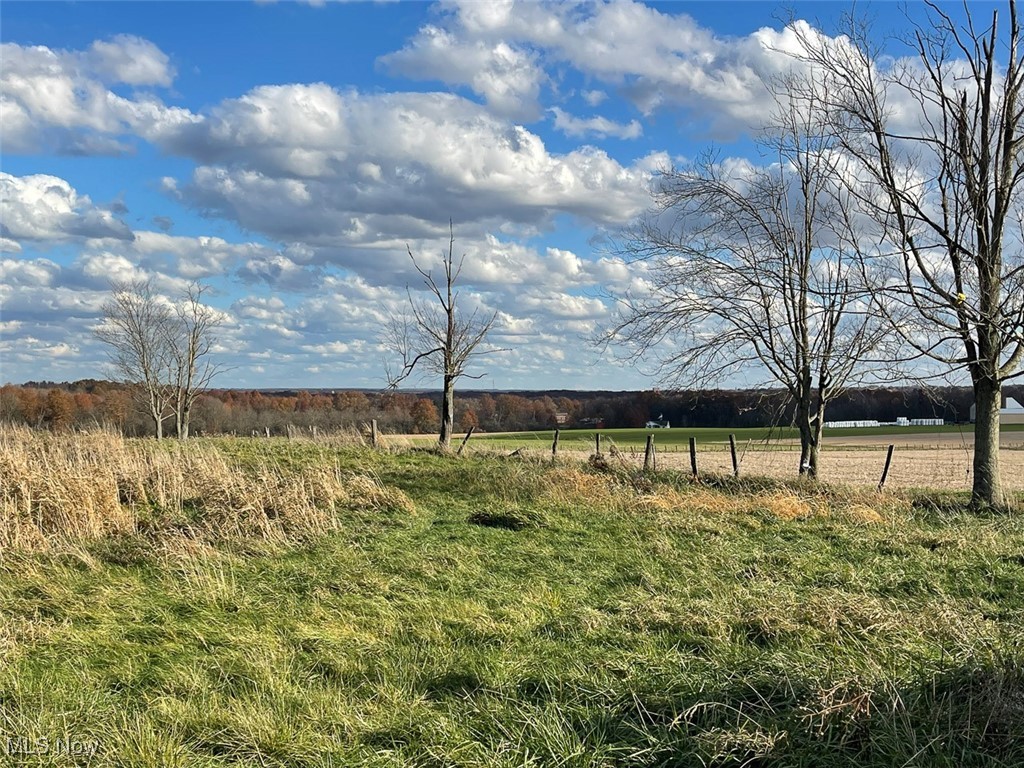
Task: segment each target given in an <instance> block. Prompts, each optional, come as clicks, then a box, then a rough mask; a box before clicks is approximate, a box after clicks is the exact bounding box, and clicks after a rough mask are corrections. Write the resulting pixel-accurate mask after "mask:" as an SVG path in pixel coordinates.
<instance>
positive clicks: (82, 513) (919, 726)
mask: <svg viewBox="0 0 1024 768" xmlns="http://www.w3.org/2000/svg"><path fill="white" fill-rule="evenodd" d="M19 440H21V441H25V440H29V441H31V440H35V438H28V437H26V436H25V435H24V434H22V435H21V437H19V438H17V439H15V438H11V437H10V436H5V437H4V439H3V440H0V473H2V474H0V479H3V480H4V483H3V485H2V490H0V502H2V504H3V507H2V509H3V515H4V519H5V520H7V521H8V528H7V539H6V540H5V546H4V548H3V549H2V550H0V553H2V555H0V617H2V620H0V659H2V662H0V750H2V749H4V748H5V746H6V747H7V752H8V754H6V756H5V755H4V754H3V753H2V752H0V764H3V765H8V764H9V765H32V766H35V765H47V766H50V765H53V766H70V765H89V766H146V767H153V768H156V767H157V766H161V767H163V766H229V765H233V766H237V765H246V766H249V765H254V766H255V765H259V766H339V767H340V766H423V767H426V766H481V767H483V766H487V767H490V766H499V767H500V766H508V767H509V768H511V767H512V766H537V767H538V768H540V767H546V766H580V767H582V766H587V767H594V768H596V767H598V766H602V767H604V766H691V765H692V766H702V765H708V766H710V765H715V766H727V765H733V766H741V765H745V766H755V765H757V766H879V767H881V766H886V767H889V766H900V765H908V766H1017V765H1022V764H1024V666H1022V662H1024V557H1022V555H1021V553H1022V552H1024V513H1020V514H1017V515H1013V514H990V515H979V514H972V513H969V512H967V511H965V510H964V504H963V501H964V499H963V497H960V496H955V495H944V496H940V495H931V496H909V495H908V496H902V495H887V496H877V495H875V494H873V493H868V492H861V491H854V490H848V489H842V488H815V487H811V486H806V485H800V484H796V483H782V482H772V481H763V480H752V479H751V480H746V481H743V482H736V481H726V480H722V479H715V478H709V479H708V481H707V482H706V483H703V484H700V485H693V484H691V483H690V482H689V481H688V480H687V479H686V478H685V476H682V475H677V474H673V473H663V474H660V475H659V476H658V477H656V478H653V479H652V478H649V477H644V476H642V475H639V474H636V473H623V472H609V471H600V470H598V469H595V468H592V467H588V466H587V465H586V464H582V463H577V462H565V463H562V464H558V465H554V466H552V465H551V464H549V463H543V464H542V463H536V462H529V461H525V462H524V461H517V460H510V459H508V458H505V457H502V456H498V455H480V454H475V455H473V456H471V457H469V458H463V459H462V460H459V461H455V460H452V459H450V458H443V457H439V456H435V455H433V454H431V453H429V452H427V451H423V450H411V451H404V452H400V453H384V452H378V453H374V452H369V451H366V450H364V449H359V448H353V447H346V446H337V445H325V444H315V443H310V442H302V441H294V442H288V441H284V440H281V441H278V440H265V441H253V440H220V441H209V442H205V441H196V443H195V444H193V445H191V446H187V447H186V448H184V449H180V448H179V447H177V446H173V445H168V446H164V447H162V448H160V449H156V448H155V447H153V446H152V445H150V444H141V443H124V442H118V441H117V440H116V439H114V438H109V437H103V438H97V440H96V441H95V442H93V443H90V442H89V441H88V440H86V439H85V438H82V437H77V438H69V440H73V441H74V442H73V443H70V444H68V443H65V444H60V443H59V442H58V443H51V444H49V445H45V446H40V445H36V444H32V445H29V446H28V447H26V446H24V445H20V444H19ZM19 451H20V452H21V453H19ZM25 456H28V457H29V458H32V459H33V461H34V462H36V463H37V465H38V462H41V461H44V460H45V461H46V462H49V464H48V466H49V467H50V472H49V473H48V474H47V473H44V474H39V473H38V472H37V473H36V474H34V475H31V476H26V475H23V474H21V473H22V472H23V470H24V468H25V467H29V464H28V463H27V462H26V461H24V460H23V459H24V458H25ZM19 457H20V458H19ZM58 461H59V462H60V466H59V468H58V467H57V466H56V465H57V462H58ZM174 467H184V468H185V471H183V472H181V473H180V477H178V479H175V477H173V472H174ZM29 468H31V467H29ZM36 468H38V466H37V467H36ZM83 468H88V469H89V472H88V474H87V473H85V472H84V470H83ZM58 469H59V471H56V470H58ZM129 469H130V470H131V471H132V472H133V473H135V474H134V475H132V476H131V477H130V478H129V477H128V476H127V475H126V474H125V473H126V472H127V471H128V470H129ZM108 474H109V476H110V478H112V480H111V482H112V483H113V490H112V491H111V489H110V488H107V486H106V485H104V483H105V482H106V480H105V478H106V477H107V475H108ZM84 477H91V478H97V479H96V480H95V482H94V484H91V485H86V484H85V482H86V481H85V480H82V479H81V478H84ZM75 478H79V480H75ZM218 478H219V479H218ZM296 479H297V480H296ZM129 480H131V482H129ZM214 481H216V482H219V483H221V484H222V485H223V487H224V488H226V489H227V490H226V491H225V492H224V493H223V494H222V495H221V496H219V497H217V498H213V497H211V496H210V488H212V487H214V486H208V485H207V484H208V483H212V482H214ZM293 481H294V482H293ZM90 482H92V481H90ZM76 483H77V484H76ZM246 489H254V490H246ZM275 489H276V490H275ZM271 493H275V494H276V496H275V497H274V498H272V499H271V498H267V495H268V494H271ZM76 494H78V495H77V496H76ZM83 494H88V498H89V499H91V501H90V502H89V503H88V504H84V503H78V504H77V505H76V506H75V508H74V509H71V508H63V509H64V516H63V517H62V516H60V515H58V514H56V513H55V511H54V510H55V509H57V507H54V506H53V505H52V504H51V501H49V500H53V499H61V500H63V503H64V504H67V503H68V502H70V501H72V500H73V499H75V498H77V499H78V500H79V502H81V500H82V499H83V498H85V496H84V495H83ZM104 494H106V495H104ZM161 494H163V496H161ZM115 503H116V504H117V509H118V510H120V517H117V519H112V518H113V513H112V511H111V510H112V509H113V508H112V507H110V506H108V505H109V504H115ZM48 504H50V506H47V505H48ZM105 505H107V506H105ZM104 519H106V520H107V521H108V522H107V523H106V524H105V525H101V524H98V523H99V522H102V521H103V520H104ZM11 520H13V521H14V522H13V523H11V522H10V521H11ZM33 526H34V527H35V529H36V531H37V534H38V535H36V536H32V535H30V534H29V532H28V531H27V530H22V528H26V529H27V528H31V527H33ZM15 530H18V531H21V533H19V534H18V537H17V538H16V537H15V535H14V534H13V533H11V532H12V531H15ZM0 540H2V539H0ZM40 738H48V739H50V743H51V744H52V743H54V740H55V739H58V738H67V739H72V740H74V741H77V742H80V743H86V744H91V743H93V742H95V744H96V752H95V754H94V755H93V756H92V757H89V756H87V755H77V756H75V755H70V754H67V753H66V752H65V753H62V754H48V755H28V754H15V753H14V752H12V750H11V749H10V745H11V744H14V745H15V747H17V746H18V745H19V744H24V743H36V742H35V740H36V739H40ZM21 740H26V741H21ZM5 760H6V761H7V762H4V761H5Z"/></svg>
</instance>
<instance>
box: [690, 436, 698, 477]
mask: <svg viewBox="0 0 1024 768" xmlns="http://www.w3.org/2000/svg"><path fill="white" fill-rule="evenodd" d="M690 471H691V472H693V478H694V480H696V479H697V438H696V437H691V438H690Z"/></svg>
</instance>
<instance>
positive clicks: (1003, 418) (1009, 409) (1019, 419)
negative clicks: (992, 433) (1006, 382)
mask: <svg viewBox="0 0 1024 768" xmlns="http://www.w3.org/2000/svg"><path fill="white" fill-rule="evenodd" d="M975 416H977V411H976V410H975V407H974V406H973V405H972V406H971V421H974V419H975ZM999 424H1000V425H1003V424H1024V406H1022V405H1021V404H1020V403H1018V402H1017V401H1016V400H1014V399H1013V398H1012V397H1007V398H1005V399H1004V401H1003V407H1002V408H1000V409H999Z"/></svg>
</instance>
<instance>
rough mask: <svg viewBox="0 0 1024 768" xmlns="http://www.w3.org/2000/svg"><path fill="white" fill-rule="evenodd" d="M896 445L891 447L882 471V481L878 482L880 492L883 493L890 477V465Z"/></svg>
mask: <svg viewBox="0 0 1024 768" xmlns="http://www.w3.org/2000/svg"><path fill="white" fill-rule="evenodd" d="M895 447H896V446H895V445H891V444H890V445H889V450H888V451H887V452H886V454H885V467H884V468H883V469H882V479H881V480H879V481H878V492H879V493H881V492H882V488H884V487H885V479H886V478H887V477H889V465H890V464H892V451H893V448H895Z"/></svg>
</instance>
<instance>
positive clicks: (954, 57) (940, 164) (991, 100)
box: [804, 0, 1024, 506]
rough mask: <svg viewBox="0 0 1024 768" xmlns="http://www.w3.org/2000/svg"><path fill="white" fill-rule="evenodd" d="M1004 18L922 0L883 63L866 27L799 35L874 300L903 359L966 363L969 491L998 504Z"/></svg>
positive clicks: (1007, 331) (1005, 333)
mask: <svg viewBox="0 0 1024 768" xmlns="http://www.w3.org/2000/svg"><path fill="white" fill-rule="evenodd" d="M1008 5H1009V24H1008V25H1007V26H1006V28H1005V29H1000V27H999V25H998V14H997V12H993V14H992V17H991V24H990V25H988V26H982V27H978V26H976V25H975V21H974V19H973V18H972V16H971V9H970V7H969V6H968V5H967V4H965V6H964V12H965V16H966V20H965V21H964V22H963V23H962V24H961V23H957V22H955V21H954V20H953V19H952V18H950V16H948V15H947V14H946V13H945V12H943V11H942V9H941V8H939V7H938V6H937V5H935V4H933V3H928V6H929V18H928V22H927V24H921V25H917V26H915V28H914V29H913V31H912V34H911V35H910V37H909V39H908V40H907V42H908V44H909V46H910V49H911V53H912V55H911V56H910V57H908V58H907V59H903V60H896V62H895V63H893V64H888V65H886V64H885V63H884V61H883V59H882V57H881V56H880V55H879V52H878V51H877V50H876V49H875V48H873V47H872V44H871V42H870V39H869V35H868V30H867V29H866V27H865V26H864V25H863V24H860V23H858V22H857V21H856V20H851V21H850V24H849V28H848V30H847V34H846V36H845V37H842V38H838V39H836V40H831V41H830V40H828V39H826V38H814V39H807V40H805V41H804V44H805V48H806V50H807V54H806V56H807V58H808V59H809V60H810V62H811V63H812V64H813V65H815V66H817V67H818V68H820V69H821V70H823V71H825V72H826V73H827V75H828V81H829V92H830V97H831V98H830V103H829V104H828V105H827V107H828V112H829V116H830V118H831V119H832V121H833V123H834V125H835V127H836V129H837V130H836V133H837V135H838V136H839V137H840V138H841V143H842V150H843V152H844V153H845V154H846V155H847V156H848V157H849V158H850V159H851V172H850V173H849V174H848V179H849V188H850V190H851V191H852V192H853V194H854V195H855V196H856V199H857V200H858V201H859V205H860V208H861V210H862V211H863V212H864V213H866V214H867V217H868V218H869V219H871V220H872V221H873V222H875V224H876V226H877V233H876V234H875V237H874V238H873V240H874V242H875V243H876V244H880V245H878V247H875V248H873V249H871V250H870V251H869V250H865V252H864V257H865V260H864V264H865V270H864V271H865V273H866V274H867V275H868V276H870V277H871V279H872V282H873V288H874V291H875V293H874V295H875V298H876V305H877V307H878V309H879V311H880V312H881V313H883V314H884V315H885V316H886V317H888V318H889V319H890V320H891V321H892V325H893V327H894V328H895V330H896V331H897V332H898V333H899V334H900V336H901V338H902V341H903V342H904V344H905V345H906V348H907V349H908V350H909V353H908V354H907V357H909V358H911V359H915V360H918V361H921V362H922V363H923V362H924V361H928V360H930V361H932V362H937V363H938V364H939V366H940V367H939V371H943V370H944V371H945V372H947V373H948V372H950V371H954V372H955V371H964V370H966V371H967V373H968V374H969V375H970V379H971V382H972V385H973V388H974V402H975V410H976V426H975V441H974V482H973V491H972V499H973V502H974V503H975V504H978V505H991V506H1000V505H1002V504H1003V503H1004V502H1005V498H1004V495H1003V491H1002V484H1001V478H1000V471H999V410H1000V407H1001V404H1002V386H1003V384H1004V382H1006V381H1007V380H1009V379H1011V378H1013V377H1015V376H1020V375H1022V373H1024V371H1021V370H1020V368H1021V363H1022V361H1024V243H1022V240H1024V239H1022V224H1024V205H1022V195H1021V181H1022V179H1024V154H1022V150H1024V130H1022V129H1024V100H1022V97H1021V90H1022V86H1024V52H1022V49H1021V29H1020V25H1019V23H1018V19H1017V12H1016V4H1015V3H1014V2H1013V0H1011V1H1010V2H1009V4H1008Z"/></svg>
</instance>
